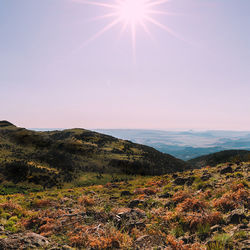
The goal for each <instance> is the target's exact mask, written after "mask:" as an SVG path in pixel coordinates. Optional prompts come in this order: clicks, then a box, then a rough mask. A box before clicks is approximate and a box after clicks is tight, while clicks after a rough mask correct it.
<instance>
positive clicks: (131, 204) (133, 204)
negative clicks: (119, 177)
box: [128, 200, 144, 208]
mask: <svg viewBox="0 0 250 250" xmlns="http://www.w3.org/2000/svg"><path fill="white" fill-rule="evenodd" d="M139 204H144V202H143V201H141V200H132V201H130V202H129V204H128V207H129V208H134V207H138V205H139Z"/></svg>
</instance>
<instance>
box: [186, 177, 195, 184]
mask: <svg viewBox="0 0 250 250" xmlns="http://www.w3.org/2000/svg"><path fill="white" fill-rule="evenodd" d="M194 180H195V177H193V176H190V177H188V178H187V179H186V185H187V186H192V184H193V183H194Z"/></svg>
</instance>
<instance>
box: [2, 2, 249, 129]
mask: <svg viewBox="0 0 250 250" xmlns="http://www.w3.org/2000/svg"><path fill="white" fill-rule="evenodd" d="M99 1H101V2H103V3H114V1H115V0H99ZM135 1H136V0H135ZM155 9H159V10H165V11H169V12H177V13H180V14H179V15H173V16H164V15H160V16H155V15H154V18H155V19H156V20H158V21H159V22H161V23H163V24H164V25H167V26H168V27H170V28H171V29H172V30H174V31H175V32H176V33H178V34H179V35H180V36H181V37H182V38H183V39H178V38H176V37H174V36H172V35H170V34H169V33H167V32H166V31H164V30H163V29H160V28H159V27H156V26H155V25H152V24H146V25H147V28H148V29H149V30H150V32H151V34H152V36H153V39H151V38H150V37H149V36H148V34H147V33H145V32H144V30H143V28H140V27H138V29H137V36H136V62H134V60H133V54H132V48H131V35H130V32H129V30H126V31H125V32H123V33H122V34H121V35H120V33H121V29H122V24H119V25H117V26H115V27H113V28H112V29H111V30H109V31H108V32H106V33H105V34H103V36H101V37H99V38H98V39H96V40H94V41H92V42H90V43H88V44H85V45H84V43H85V42H86V41H87V40H88V39H90V38H91V37H92V36H93V35H94V34H96V33H97V32H98V31H100V30H101V29H102V28H103V27H104V26H105V25H107V24H108V23H109V22H110V21H112V20H113V19H112V18H109V19H106V20H104V19H102V20H95V21H93V20H91V19H93V18H95V17H96V16H101V15H105V14H107V13H108V11H107V9H106V8H104V7H98V6H90V5H85V4H81V3H76V2H73V1H72V0H0V120H3V119H5V120H9V121H11V122H13V123H15V124H17V125H19V126H23V127H33V128H34V127H39V128H42V127H46V128H49V127H50V128H51V127H56V128H59V127H63V128H65V127H84V128H150V129H237V130H238V129H242V130H249V128H250V15H249V12H250V1H249V0H172V1H169V2H168V3H165V4H163V5H161V6H160V7H158V8H155Z"/></svg>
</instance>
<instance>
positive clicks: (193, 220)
mask: <svg viewBox="0 0 250 250" xmlns="http://www.w3.org/2000/svg"><path fill="white" fill-rule="evenodd" d="M222 220H223V219H222V214H221V213H220V212H210V213H191V214H186V216H185V217H184V221H185V222H186V223H187V225H188V226H189V228H190V229H191V230H196V229H197V227H198V225H205V224H209V225H210V226H213V225H215V224H219V223H220V222H222Z"/></svg>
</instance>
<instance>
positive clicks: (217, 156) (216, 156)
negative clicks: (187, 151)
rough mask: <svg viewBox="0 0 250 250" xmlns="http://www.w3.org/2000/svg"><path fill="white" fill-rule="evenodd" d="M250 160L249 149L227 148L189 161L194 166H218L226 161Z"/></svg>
mask: <svg viewBox="0 0 250 250" xmlns="http://www.w3.org/2000/svg"><path fill="white" fill-rule="evenodd" d="M242 161H250V151H248V150H225V151H221V152H218V153H213V154H209V155H204V156H201V157H198V158H195V159H192V160H189V161H188V163H189V164H190V165H192V166H194V167H198V168H200V167H204V166H216V165H217V164H220V163H226V162H232V163H234V162H242Z"/></svg>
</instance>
